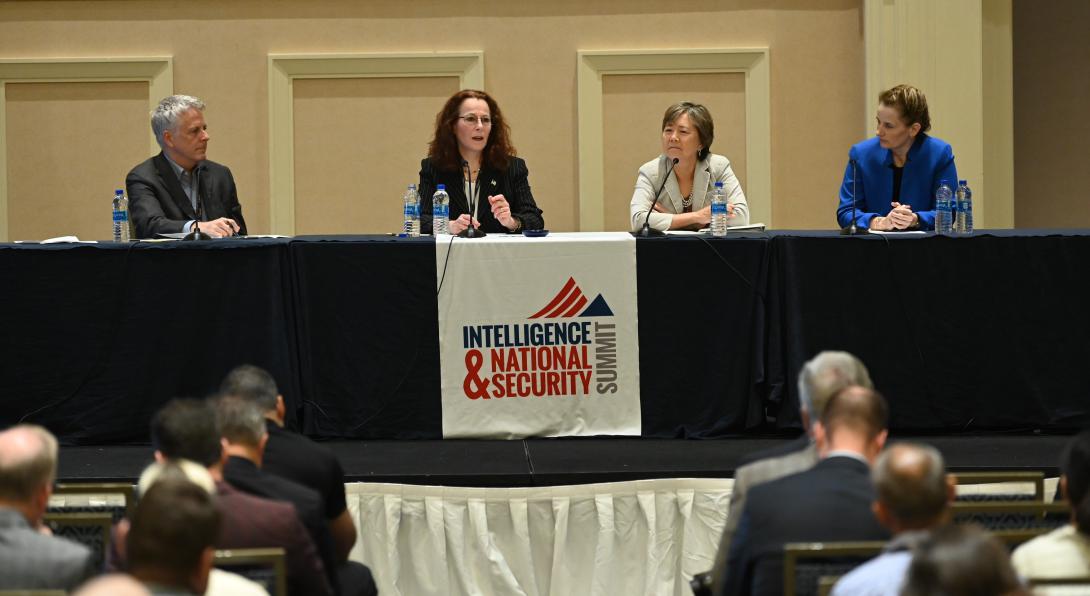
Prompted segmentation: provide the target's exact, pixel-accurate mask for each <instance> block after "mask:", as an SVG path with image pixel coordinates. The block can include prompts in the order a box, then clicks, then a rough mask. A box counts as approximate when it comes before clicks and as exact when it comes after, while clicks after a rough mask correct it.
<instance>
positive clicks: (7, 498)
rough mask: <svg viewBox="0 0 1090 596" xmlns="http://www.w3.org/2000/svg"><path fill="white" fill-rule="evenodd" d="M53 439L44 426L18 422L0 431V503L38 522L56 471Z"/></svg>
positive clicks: (55, 450)
mask: <svg viewBox="0 0 1090 596" xmlns="http://www.w3.org/2000/svg"><path fill="white" fill-rule="evenodd" d="M57 451H58V448H57V439H56V438H55V437H53V434H52V433H50V432H49V431H48V430H46V429H44V428H42V427H40V426H35V425H32V424H20V425H17V426H13V427H11V428H9V429H7V430H5V431H3V432H0V503H2V504H5V505H9V506H13V507H15V508H17V509H19V510H20V511H21V512H22V513H23V515H24V516H25V517H26V518H27V520H28V521H29V522H30V523H31V524H32V525H38V524H40V523H41V518H42V515H43V514H44V513H45V509H46V507H47V506H48V505H49V495H50V494H52V492H53V480H54V478H56V475H57Z"/></svg>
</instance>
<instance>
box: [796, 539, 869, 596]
mask: <svg viewBox="0 0 1090 596" xmlns="http://www.w3.org/2000/svg"><path fill="white" fill-rule="evenodd" d="M885 546H886V543H885V542H882V541H858V542H791V543H788V544H786V545H784V547H783V593H784V594H785V595H797V596H817V595H818V593H819V589H820V588H819V585H820V582H819V580H820V578H822V577H827V576H841V575H844V574H846V573H848V572H849V571H851V570H852V569H855V568H856V567H858V566H859V565H861V564H863V563H865V562H867V561H868V560H870V559H872V558H874V557H875V556H877V555H878V554H879V553H881V552H882V548H884V547H885Z"/></svg>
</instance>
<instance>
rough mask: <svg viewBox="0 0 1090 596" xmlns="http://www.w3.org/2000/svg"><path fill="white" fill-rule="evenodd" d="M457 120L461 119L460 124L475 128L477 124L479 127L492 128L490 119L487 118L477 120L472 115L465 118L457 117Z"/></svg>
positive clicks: (482, 117)
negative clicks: (479, 124) (478, 123)
mask: <svg viewBox="0 0 1090 596" xmlns="http://www.w3.org/2000/svg"><path fill="white" fill-rule="evenodd" d="M459 118H461V120H462V122H465V123H466V124H468V125H470V126H477V122H480V123H481V126H492V119H491V118H489V117H488V116H481V117H480V118H478V117H477V116H476V115H474V114H466V115H465V116H459Z"/></svg>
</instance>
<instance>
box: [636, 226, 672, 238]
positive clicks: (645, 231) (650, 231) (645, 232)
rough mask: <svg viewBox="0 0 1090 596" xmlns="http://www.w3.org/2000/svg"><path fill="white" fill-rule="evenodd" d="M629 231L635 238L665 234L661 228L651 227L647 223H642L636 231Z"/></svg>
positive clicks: (655, 236)
mask: <svg viewBox="0 0 1090 596" xmlns="http://www.w3.org/2000/svg"><path fill="white" fill-rule="evenodd" d="M630 233H631V234H632V235H633V236H635V237H636V238H658V237H660V236H665V235H666V232H663V231H662V230H656V229H655V228H652V227H651V226H649V225H647V224H644V226H643V227H642V228H640V230H639V231H638V232H630Z"/></svg>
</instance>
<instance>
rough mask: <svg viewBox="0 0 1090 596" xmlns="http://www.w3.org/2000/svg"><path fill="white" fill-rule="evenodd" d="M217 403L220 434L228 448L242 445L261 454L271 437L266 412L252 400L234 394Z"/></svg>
mask: <svg viewBox="0 0 1090 596" xmlns="http://www.w3.org/2000/svg"><path fill="white" fill-rule="evenodd" d="M215 404H216V405H215V408H216V422H217V423H218V424H219V429H220V436H221V437H222V438H223V440H224V441H225V442H226V443H227V447H228V449H229V450H230V449H231V448H233V447H242V448H244V449H246V450H247V451H248V452H249V453H251V454H252V455H258V456H260V454H261V453H262V452H264V450H265V442H266V441H267V440H268V438H269V432H268V430H267V429H266V427H265V414H264V412H262V411H261V409H260V408H258V407H257V406H256V405H254V403H253V402H251V401H250V400H248V399H246V398H243V397H236V396H234V395H224V396H222V397H220V398H218V399H216V402H215Z"/></svg>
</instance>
